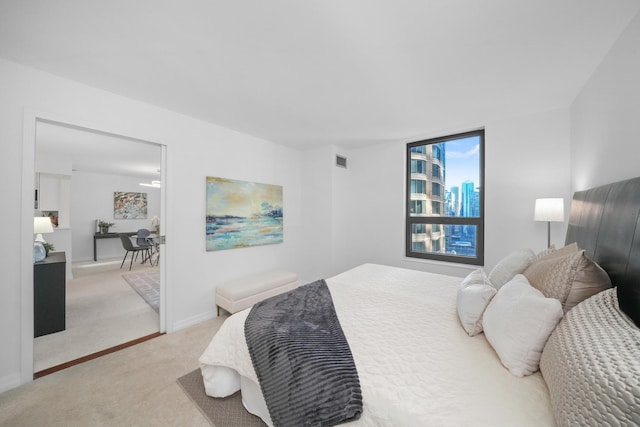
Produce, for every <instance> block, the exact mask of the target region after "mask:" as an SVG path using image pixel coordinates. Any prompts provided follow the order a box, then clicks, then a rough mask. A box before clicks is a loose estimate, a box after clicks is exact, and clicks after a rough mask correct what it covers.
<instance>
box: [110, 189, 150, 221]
mask: <svg viewBox="0 0 640 427" xmlns="http://www.w3.org/2000/svg"><path fill="white" fill-rule="evenodd" d="M113 218H115V219H147V193H132V192H126V191H115V192H114V193H113Z"/></svg>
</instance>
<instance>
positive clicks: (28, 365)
mask: <svg viewBox="0 0 640 427" xmlns="http://www.w3.org/2000/svg"><path fill="white" fill-rule="evenodd" d="M39 121H46V122H49V123H54V124H60V125H62V126H71V127H75V128H78V129H79V130H85V131H89V132H91V131H93V132H96V131H97V132H101V133H106V134H111V135H114V136H117V137H123V138H127V139H135V140H139V141H141V142H147V143H153V144H157V145H158V146H160V148H161V149H162V156H161V162H160V181H161V182H162V186H161V187H160V228H161V229H162V230H163V235H166V230H167V224H168V223H169V221H168V218H167V202H166V200H167V187H168V186H167V185H166V184H167V172H166V170H167V158H168V150H167V148H168V147H167V145H166V144H163V143H162V142H160V141H158V140H157V138H154V137H146V136H145V135H134V134H132V132H131V131H130V130H126V129H120V128H119V127H116V126H113V125H110V126H107V125H99V124H96V123H89V122H87V121H85V120H81V119H78V118H74V117H64V116H62V115H59V114H52V113H44V112H37V111H33V110H30V109H26V108H25V110H24V112H23V129H22V186H21V190H22V191H21V194H22V200H21V204H20V209H21V224H20V227H21V228H20V230H21V231H20V235H21V238H22V239H21V247H20V251H21V252H20V253H21V257H20V262H21V265H20V270H21V280H20V282H21V283H20V286H21V291H20V313H21V319H20V383H21V384H24V383H27V382H30V381H33V373H34V366H33V347H34V343H33V340H34V338H33V330H34V329H33V328H34V323H33V314H34V312H33V310H34V308H33V211H34V188H35V155H36V140H37V136H36V126H37V123H38V122H39ZM167 246H168V245H167V244H166V243H163V244H162V245H161V251H162V259H163V262H161V263H160V306H159V320H160V322H159V323H160V324H159V330H160V332H161V333H164V332H166V331H167V325H171V315H170V313H171V310H170V307H171V301H168V299H167V295H171V293H170V292H169V291H168V289H170V287H171V284H170V283H169V281H168V280H167V278H168V277H169V276H168V274H167V270H168V267H167V264H168V263H167V262H166V260H167V259H168V255H170V254H168V253H167V252H169V251H170V249H169V248H167ZM168 249H169V250H168Z"/></svg>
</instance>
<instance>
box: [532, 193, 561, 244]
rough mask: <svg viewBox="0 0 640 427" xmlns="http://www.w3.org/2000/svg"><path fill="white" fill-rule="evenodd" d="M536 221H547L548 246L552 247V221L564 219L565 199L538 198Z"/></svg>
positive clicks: (534, 216) (535, 213) (535, 212)
mask: <svg viewBox="0 0 640 427" xmlns="http://www.w3.org/2000/svg"><path fill="white" fill-rule="evenodd" d="M533 220H534V221H547V248H550V247H551V223H552V222H562V221H564V199H561V198H556V199H536V204H535V208H534V214H533Z"/></svg>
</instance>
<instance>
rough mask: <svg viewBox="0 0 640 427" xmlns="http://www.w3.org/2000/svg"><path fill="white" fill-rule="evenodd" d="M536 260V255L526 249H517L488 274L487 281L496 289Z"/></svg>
mask: <svg viewBox="0 0 640 427" xmlns="http://www.w3.org/2000/svg"><path fill="white" fill-rule="evenodd" d="M535 258H536V254H535V253H534V252H533V251H532V250H531V249H528V248H524V249H519V250H517V251H515V252H512V253H510V254H509V255H507V256H506V257H504V258H502V259H501V260H500V262H498V263H497V264H496V266H495V267H493V269H492V270H491V272H490V273H489V276H488V277H489V281H490V282H491V284H493V286H495V287H496V289H500V288H501V287H502V286H503V285H504V284H505V283H507V282H508V281H509V280H511V279H513V276H515V275H516V274H520V273H522V272H523V271H524V270H525V269H526V268H527V267H528V266H529V264H531V263H532V262H533V260H534V259H535Z"/></svg>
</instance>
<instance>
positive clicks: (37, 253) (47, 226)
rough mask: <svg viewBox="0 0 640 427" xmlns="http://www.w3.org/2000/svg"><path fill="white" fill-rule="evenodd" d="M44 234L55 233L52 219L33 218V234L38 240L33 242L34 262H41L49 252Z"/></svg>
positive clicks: (43, 217) (45, 217)
mask: <svg viewBox="0 0 640 427" xmlns="http://www.w3.org/2000/svg"><path fill="white" fill-rule="evenodd" d="M43 233H53V226H52V225H51V218H49V217H48V216H37V217H34V218H33V234H35V235H36V238H35V239H34V241H33V262H40V261H42V260H43V259H45V257H46V256H47V251H46V250H45V248H44V245H43V243H46V242H45V240H44V237H42V234H43Z"/></svg>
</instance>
